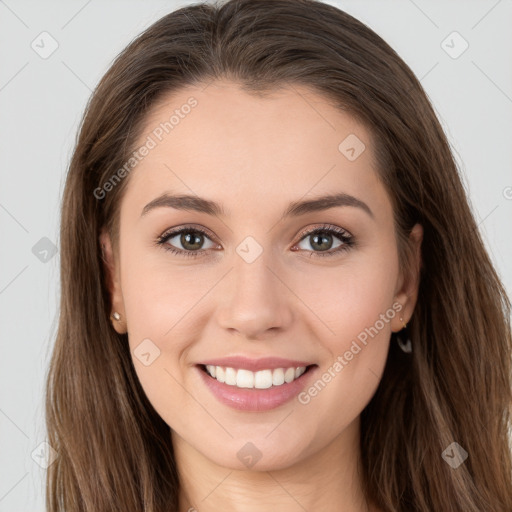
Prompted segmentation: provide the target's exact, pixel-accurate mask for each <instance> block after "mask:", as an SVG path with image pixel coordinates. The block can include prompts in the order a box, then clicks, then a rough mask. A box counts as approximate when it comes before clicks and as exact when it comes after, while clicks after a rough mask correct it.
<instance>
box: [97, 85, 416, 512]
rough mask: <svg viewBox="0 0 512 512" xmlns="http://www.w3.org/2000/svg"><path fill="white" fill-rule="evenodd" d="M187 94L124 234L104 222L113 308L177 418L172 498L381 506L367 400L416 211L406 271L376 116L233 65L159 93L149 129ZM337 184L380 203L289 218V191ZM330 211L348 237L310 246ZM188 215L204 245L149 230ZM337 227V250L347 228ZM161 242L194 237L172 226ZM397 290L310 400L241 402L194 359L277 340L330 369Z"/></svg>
mask: <svg viewBox="0 0 512 512" xmlns="http://www.w3.org/2000/svg"><path fill="white" fill-rule="evenodd" d="M190 96H194V98H196V99H197V101H198V105H197V106H196V107H195V108H194V109H193V110H192V111H191V113H190V114H189V115H188V116H186V117H185V118H184V119H181V120H180V123H179V124H178V125H177V126H175V127H174V129H173V130H172V132H171V133H169V134H167V135H166V136H165V137H164V138H163V140H162V141H161V142H159V143H158V144H157V146H156V147H155V148H154V149H152V150H151V151H150V152H149V154H148V155H147V156H146V157H145V158H144V159H143V160H142V161H141V162H139V163H138V164H137V166H136V168H135V169H134V170H133V171H131V174H130V176H129V183H128V184H127V185H128V186H127V189H126V193H125V195H124V197H123V199H122V203H121V210H120V239H119V240H120V242H119V251H113V249H112V244H111V240H110V238H109V236H108V234H107V233H105V232H103V233H102V234H101V243H103V244H104V246H105V252H106V257H107V261H108V266H107V270H108V273H109V274H108V275H109V276H110V287H111V294H112V305H113V311H117V312H119V313H120V314H121V321H120V322H114V326H115V329H116V330H117V331H118V332H119V333H124V332H128V337H129V344H130V350H131V352H132V357H133V362H134V366H135V370H136V372H137V375H138V378H139V379H140V382H141V385H142V387H143V389H144V391H145V393H146V394H147V396H148V399H149V400H150V402H151V403H152V405H153V406H154V408H155V409H156V411H157V412H158V413H159V414H160V415H161V417H162V418H163V419H164V421H165V422H166V423H167V424H168V425H169V426H170V427H171V436H172V441H173V446H174V448H175V453H176V461H177V466H178V469H179V472H180V479H181V483H182V485H181V492H180V511H183V512H185V511H188V510H190V509H191V508H192V507H194V508H195V509H196V510H198V511H200V512H203V511H205V512H209V511H216V510H224V511H227V512H231V511H244V512H250V511H256V510H257V511H259V512H264V511H270V510H272V511H274V510H281V511H285V512H287V511H299V510H300V511H303V510H324V511H337V512H367V511H368V510H371V511H377V510H378V509H377V508H375V507H372V506H371V504H370V505H368V504H367V503H366V499H365V497H364V495H363V492H362V489H361V481H360V478H359V477H358V468H359V464H360V453H359V427H360V423H359V421H360V413H361V411H362V410H363V409H364V408H365V406H366V405H367V404H368V402H369V401H370V399H371V397H372V396H373V394H374V393H375V391H376V389H377V386H378V384H379V381H380V379H381V376H382V373H383V370H384V365H385V361H386V356H387V352H388V349H389V342H390V335H391V332H392V331H393V332H397V331H400V330H401V329H402V327H403V323H404V322H408V321H409V319H410V317H411V315H412V313H413V310H414V306H415V304H416V300H417V292H418V275H419V265H420V247H421V241H422V236H423V230H422V227H421V226H420V225H416V226H415V227H414V229H413V231H412V233H411V239H412V241H413V243H414V244H415V247H416V252H415V258H416V260H415V272H413V274H410V275H408V276H405V275H403V274H402V272H401V271H400V269H399V266H398V253H397V244H396V238H395V233H394V228H393V211H392V206H391V202H390V199H389V196H388V195H387V193H386V190H385V188H384V186H383V185H382V183H381V182H380V181H379V180H378V177H377V173H376V171H375V163H374V161H373V158H374V156H373V150H372V141H371V137H370V134H369V133H368V132H367V131H366V130H365V129H364V128H363V126H362V125H360V124H358V123H357V122H356V121H355V120H354V119H353V118H352V117H351V116H349V115H348V114H347V113H346V112H343V111H340V110H338V109H336V108H334V107H333V106H332V105H331V104H329V103H328V102H327V100H326V99H325V98H324V97H323V96H320V95H318V94H317V93H316V92H314V91H311V90H309V89H307V88H304V87H299V86H293V87H290V86H288V87H286V88H284V89H280V90H279V91H277V90H276V91H274V92H273V93H272V95H271V96H269V97H258V96H254V95H250V94H248V93H246V92H244V91H243V90H242V89H241V88H240V87H239V86H238V85H237V84H236V83H233V82H230V81H218V82H214V83H212V84H210V85H208V86H207V87H205V86H204V84H203V85H202V86H201V87H199V86H198V87H188V88H186V89H182V90H180V91H179V92H178V93H173V94H172V95H168V96H166V97H165V98H164V99H163V100H162V101H160V102H159V103H158V104H157V105H156V106H154V108H153V110H152V111H151V112H150V114H149V115H148V116H147V117H146V119H145V126H144V130H143V133H142V135H141V137H140V140H139V142H140V144H139V145H141V144H143V143H144V141H145V140H146V137H147V136H148V135H150V134H151V133H152V131H153V130H154V129H155V127H157V126H158V125H159V123H160V122H162V121H164V120H167V119H169V116H170V113H172V111H173V110H174V109H176V108H179V107H180V106H181V105H183V104H185V103H186V102H187V99H188V98H190ZM349 134H356V135H357V137H358V138H359V139H360V140H361V141H363V142H364V144H365V145H366V149H365V150H364V151H363V152H362V153H361V154H360V156H359V157H358V158H356V159H355V160H354V161H350V160H349V159H347V158H346V156H345V155H344V154H342V153H341V152H340V151H339V150H338V146H339V144H340V142H341V141H343V140H344V139H345V138H346V137H347V136H348V135H349ZM164 191H167V192H169V193H184V194H191V193H192V194H194V195H198V196H200V197H205V198H208V199H212V200H215V201H217V202H219V203H221V204H222V205H223V207H224V209H225V210H226V211H227V212H228V214H229V215H227V216H226V217H217V216H211V215H207V214H205V213H198V212H193V211H188V212H187V211H179V210H176V209H172V208H169V207H160V208H156V209H154V210H152V211H150V212H148V213H147V214H146V215H145V216H142V217H141V212H142V209H143V208H144V206H145V205H146V204H148V203H149V202H150V201H152V200H153V199H155V198H156V197H158V196H159V195H160V194H162V192H164ZM332 192H345V193H347V194H351V195H353V196H355V197H357V198H358V199H360V200H361V201H364V202H365V203H366V204H367V205H368V206H369V207H370V209H371V210H372V212H373V214H374V218H371V217H370V216H369V215H368V214H367V213H366V212H365V211H363V210H362V209H360V208H357V207H353V206H343V207H335V208H331V209H328V210H325V211H322V212H316V213H307V214H305V215H302V216H300V217H296V218H289V219H284V220H283V219H281V216H282V214H283V212H284V210H285V208H286V207H287V206H288V204H289V203H290V202H291V201H298V200H301V199H308V198H311V197H313V196H316V195H321V194H324V193H332ZM304 196H305V197H304ZM323 223H328V224H331V225H334V226H338V227H340V228H343V229H345V230H346V231H348V233H350V234H351V235H352V236H353V237H354V239H355V240H356V245H355V246H353V247H350V248H349V249H348V250H347V251H343V252H341V253H338V254H337V255H335V256H333V257H330V258H329V257H321V256H317V254H318V253H320V252H321V251H320V250H319V249H318V248H317V247H315V246H314V245H313V246H312V245H311V243H313V237H312V236H305V237H304V236H302V234H303V233H304V232H305V231H306V230H307V229H310V228H315V227H318V226H319V225H321V224H323ZM189 224H191V225H192V227H194V226H198V227H203V228H206V229H207V231H209V232H210V233H211V236H209V237H205V238H203V239H202V245H201V246H200V248H204V250H206V251H208V253H209V254H210V255H209V256H207V255H205V254H203V255H202V256H199V257H197V258H187V257H184V256H180V255H175V254H171V253H170V252H168V251H165V250H164V248H163V247H162V246H157V245H155V240H156V239H157V238H158V237H159V236H160V235H162V234H163V233H164V232H165V231H167V230H169V228H174V227H180V226H184V225H189ZM199 236H201V235H199ZM247 236H251V237H253V238H254V239H255V240H256V241H257V242H258V244H259V245H260V246H261V248H262V250H263V252H262V253H261V255H260V256H259V257H258V258H257V259H256V260H255V261H253V262H252V263H247V261H245V260H244V259H243V258H242V257H240V256H239V254H238V253H237V252H236V248H237V247H238V246H239V244H240V243H241V242H242V241H243V240H244V239H245V238H246V237H247ZM327 236H329V235H327ZM331 236H332V239H331V240H332V244H333V248H332V249H330V250H331V251H332V250H334V248H336V247H338V246H339V245H341V242H340V240H339V239H338V238H337V237H336V235H335V234H333V235H331ZM167 244H171V245H174V247H176V248H178V249H182V250H184V246H183V245H181V243H180V236H177V237H174V238H172V239H171V240H168V241H167ZM297 246H298V247H299V248H300V249H302V250H299V251H293V250H291V248H292V247H297ZM188 247H190V246H188ZM215 248H217V250H215ZM210 249H211V250H210ZM189 250H190V249H189ZM195 250H196V251H197V250H198V249H195ZM312 253H313V254H312ZM309 256H312V257H309ZM228 271H229V272H228ZM394 303H395V304H396V303H399V304H400V305H401V306H402V308H403V309H401V311H400V313H397V314H396V315H394V317H393V318H392V319H391V320H389V322H388V323H386V322H385V323H384V327H383V328H381V330H379V332H378V334H377V335H375V336H374V337H373V338H369V341H368V343H367V345H365V346H363V345H361V344H360V345H361V346H362V347H363V348H362V350H361V351H360V352H359V353H357V355H355V356H354V357H353V359H352V360H351V361H350V362H349V363H348V364H347V365H346V366H345V367H344V368H343V370H342V371H341V372H338V373H337V374H336V377H335V378H333V379H332V380H331V382H329V383H328V384H327V385H326V386H325V387H324V388H323V389H322V390H321V392H319V393H318V394H317V395H316V396H315V397H313V398H312V399H311V400H310V402H309V403H307V404H301V403H299V402H298V401H297V400H296V399H294V400H291V401H289V402H287V403H286V404H284V405H282V406H280V407H278V408H276V409H273V410H270V411H265V412H257V413H255V412H246V411H239V410H235V409H232V408H230V407H228V406H226V405H224V404H222V403H220V402H219V401H217V399H216V398H215V397H214V396H213V395H212V394H211V392H210V391H209V389H208V388H206V386H205V385H204V383H203V382H202V380H201V379H200V374H199V373H198V370H197V369H196V367H195V365H196V364H198V363H201V362H202V361H204V360H206V359H208V358H213V357H225V356H230V355H247V356H250V357H253V358H258V357H262V356H268V355H274V356H280V357H286V358H291V359H302V360H306V361H311V362H314V363H316V364H318V366H319V368H318V373H317V375H318V376H321V375H322V374H323V373H325V372H327V371H328V368H329V367H332V365H333V363H334V362H335V361H336V358H337V357H338V356H339V355H343V354H344V353H345V352H346V351H347V350H349V348H350V346H351V344H352V342H353V341H354V340H356V339H357V336H358V334H360V333H361V332H363V331H364V330H365V328H369V327H370V326H374V325H375V323H376V321H377V320H378V319H379V315H381V314H383V313H385V312H386V311H389V310H391V311H394V310H393V309H392V305H393V304H394ZM399 317H402V318H403V321H400V319H399ZM147 338H149V339H150V340H151V343H153V344H154V346H157V347H158V349H159V350H160V355H159V356H158V357H157V358H156V359H155V360H154V361H153V362H152V363H151V364H150V365H149V366H145V365H144V364H142V363H141V361H140V360H139V359H138V358H137V357H135V356H134V355H133V354H134V353H133V351H134V350H135V349H136V348H137V347H138V346H139V344H140V343H141V342H142V340H144V339H147ZM247 442H251V443H253V444H254V445H255V446H256V447H257V449H258V450H259V451H260V452H261V454H262V457H261V459H260V460H259V461H258V462H257V463H256V464H255V465H254V466H253V467H252V468H248V467H246V466H245V465H244V464H243V463H242V462H241V461H240V460H239V458H238V457H237V453H238V451H239V450H240V449H241V448H242V447H243V446H244V445H245V444H246V443H247Z"/></svg>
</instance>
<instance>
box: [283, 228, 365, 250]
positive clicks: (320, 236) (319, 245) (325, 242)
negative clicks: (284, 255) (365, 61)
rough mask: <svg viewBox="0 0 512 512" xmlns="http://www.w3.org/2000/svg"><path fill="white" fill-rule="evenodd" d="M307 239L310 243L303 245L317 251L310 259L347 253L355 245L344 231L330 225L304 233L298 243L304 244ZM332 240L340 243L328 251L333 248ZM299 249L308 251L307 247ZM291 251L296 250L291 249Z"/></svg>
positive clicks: (352, 239)
mask: <svg viewBox="0 0 512 512" xmlns="http://www.w3.org/2000/svg"><path fill="white" fill-rule="evenodd" d="M308 238H309V239H310V241H309V242H307V243H305V245H309V247H310V248H312V249H318V250H317V251H316V250H313V251H312V252H311V256H310V257H316V256H320V257H325V256H335V255H337V254H339V253H341V252H342V251H347V250H348V249H350V248H351V247H353V246H354V244H355V242H354V237H353V236H352V235H350V234H349V233H348V232H347V231H345V230H344V229H342V228H339V227H337V226H331V225H330V224H324V225H323V226H320V227H316V228H314V229H312V230H310V231H307V232H306V233H303V234H302V238H301V241H300V243H302V242H306V240H307V239H308ZM333 238H337V239H338V240H339V241H340V243H339V244H338V245H336V246H335V248H334V249H333V250H330V249H331V248H332V247H333ZM299 248H300V249H301V250H308V248H307V247H306V248H304V247H299ZM292 250H296V249H293V248H292Z"/></svg>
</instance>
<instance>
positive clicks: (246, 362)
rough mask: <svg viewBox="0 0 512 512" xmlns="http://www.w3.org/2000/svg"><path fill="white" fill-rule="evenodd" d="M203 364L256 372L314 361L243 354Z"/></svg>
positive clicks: (298, 365) (305, 364) (210, 360)
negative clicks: (245, 355)
mask: <svg viewBox="0 0 512 512" xmlns="http://www.w3.org/2000/svg"><path fill="white" fill-rule="evenodd" d="M200 364H203V365H205V366H206V365H211V366H223V367H229V368H236V369H243V370H250V371H252V372H257V371H259V370H267V369H269V370H273V369H275V368H285V369H286V368H292V367H293V368H297V367H300V366H310V365H312V364H314V363H311V362H308V361H296V360H294V359H284V358H282V357H263V358H260V359H252V358H249V357H244V356H232V357H224V358H219V359H209V360H208V361H203V362H202V363H200Z"/></svg>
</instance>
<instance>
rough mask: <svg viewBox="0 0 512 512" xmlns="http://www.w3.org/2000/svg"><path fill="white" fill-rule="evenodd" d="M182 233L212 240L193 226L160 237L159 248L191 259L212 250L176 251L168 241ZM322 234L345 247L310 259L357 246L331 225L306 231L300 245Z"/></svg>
mask: <svg viewBox="0 0 512 512" xmlns="http://www.w3.org/2000/svg"><path fill="white" fill-rule="evenodd" d="M181 233H201V234H202V235H204V236H206V237H207V238H210V236H209V234H208V233H207V232H206V231H205V230H204V229H202V228H199V227H191V226H184V227H182V228H179V229H176V230H173V231H170V232H165V233H164V234H162V235H161V236H159V237H158V238H157V239H156V245H157V246H159V247H162V248H163V249H164V250H165V251H169V252H171V253H172V254H177V255H179V256H185V257H191V258H197V257H198V256H200V255H201V254H203V253H205V252H208V251H209V250H210V249H201V250H199V251H184V250H183V249H176V248H175V247H173V246H172V245H169V244H168V243H167V241H168V240H169V239H170V238H174V237H175V236H176V235H180V234H181ZM320 233H327V234H332V235H335V236H336V237H337V238H338V239H340V240H341V241H342V242H343V245H340V246H339V247H337V248H336V249H334V250H329V251H325V252H323V251H307V252H310V253H311V255H310V258H312V257H317V256H318V257H320V258H325V257H331V256H336V255H337V254H340V253H342V252H344V251H348V250H349V249H350V248H352V247H353V246H354V244H355V241H354V237H353V236H352V235H349V234H348V232H347V231H345V230H344V229H341V228H338V227H336V226H332V225H331V224H324V225H322V226H319V227H316V228H314V229H311V230H310V231H306V232H305V233H302V234H301V237H300V239H299V242H297V243H300V242H301V241H302V240H303V239H304V238H307V237H308V236H311V235H316V234H320ZM298 250H304V249H298Z"/></svg>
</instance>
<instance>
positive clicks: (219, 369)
mask: <svg viewBox="0 0 512 512" xmlns="http://www.w3.org/2000/svg"><path fill="white" fill-rule="evenodd" d="M206 371H207V372H208V373H209V374H210V375H211V376H212V377H213V378H214V379H217V380H218V381H219V382H224V383H226V384H228V385H230V386H236V387H237V388H249V389H251V388H256V389H267V388H270V387H272V386H281V385H282V384H284V383H285V382H286V383H289V382H292V381H294V380H295V379H298V378H299V377H300V376H301V375H302V374H303V373H304V372H305V371H306V367H305V366H299V367H295V368H276V369H275V370H260V371H258V372H251V371H249V370H244V369H239V370H236V369H235V368H229V367H223V366H212V365H206Z"/></svg>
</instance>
